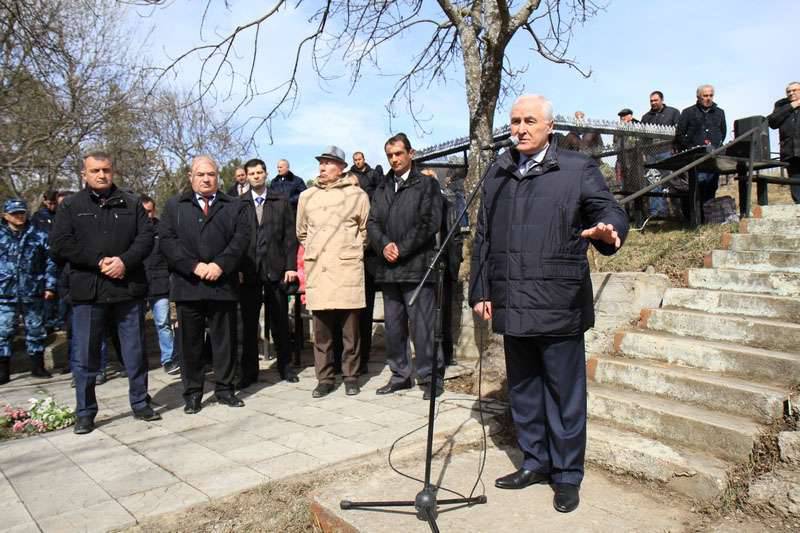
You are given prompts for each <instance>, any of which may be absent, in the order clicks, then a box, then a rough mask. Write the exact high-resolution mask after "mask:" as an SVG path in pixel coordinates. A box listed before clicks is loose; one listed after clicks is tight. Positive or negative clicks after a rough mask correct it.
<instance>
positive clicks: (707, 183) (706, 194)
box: [697, 172, 719, 213]
mask: <svg viewBox="0 0 800 533" xmlns="http://www.w3.org/2000/svg"><path fill="white" fill-rule="evenodd" d="M718 187H719V174H717V173H716V172H698V173H697V193H698V195H699V196H700V212H701V213H702V210H703V206H704V205H705V203H706V202H707V201H709V200H712V199H714V197H715V196H716V195H717V188H718Z"/></svg>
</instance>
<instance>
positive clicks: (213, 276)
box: [193, 263, 222, 281]
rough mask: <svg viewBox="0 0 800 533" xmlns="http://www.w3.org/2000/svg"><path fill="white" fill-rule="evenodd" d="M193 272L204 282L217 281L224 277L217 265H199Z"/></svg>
mask: <svg viewBox="0 0 800 533" xmlns="http://www.w3.org/2000/svg"><path fill="white" fill-rule="evenodd" d="M193 272H194V275H195V276H197V277H198V278H200V279H202V280H203V281H217V280H218V279H219V277H220V276H221V275H222V269H221V268H220V267H219V265H218V264H216V263H197V264H196V265H195V267H194V271H193Z"/></svg>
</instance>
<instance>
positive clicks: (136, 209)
mask: <svg viewBox="0 0 800 533" xmlns="http://www.w3.org/2000/svg"><path fill="white" fill-rule="evenodd" d="M154 235H155V230H154V229H153V224H151V223H150V220H149V219H148V218H147V214H146V213H145V210H144V208H143V207H142V202H141V201H140V200H139V197H138V196H136V195H134V194H132V193H129V192H126V191H123V190H121V189H119V188H117V187H116V186H115V185H112V189H111V191H110V193H109V194H108V195H107V196H106V197H105V198H102V197H100V196H98V195H96V194H95V193H94V192H91V191H90V190H89V189H88V188H86V189H83V190H82V191H80V192H78V193H76V194H73V195H71V196H68V197H67V198H65V199H64V201H63V202H61V205H60V206H59V208H58V211H57V212H56V218H55V221H54V222H53V229H52V230H51V232H50V253H51V254H52V255H53V258H54V259H55V260H56V262H57V263H59V264H61V263H69V265H70V270H69V272H70V273H69V276H70V278H69V290H70V297H71V300H72V303H73V304H80V303H113V302H122V301H127V300H131V299H137V298H143V297H144V296H145V295H146V294H147V279H146V277H145V271H144V260H145V258H146V257H147V256H148V255H149V254H150V251H151V250H152V249H153V237H154ZM104 257H119V258H120V259H122V262H123V263H124V264H125V276H124V277H123V278H122V279H121V280H117V279H112V278H109V277H108V276H105V275H103V274H101V273H100V267H99V263H100V260H101V259H102V258H104Z"/></svg>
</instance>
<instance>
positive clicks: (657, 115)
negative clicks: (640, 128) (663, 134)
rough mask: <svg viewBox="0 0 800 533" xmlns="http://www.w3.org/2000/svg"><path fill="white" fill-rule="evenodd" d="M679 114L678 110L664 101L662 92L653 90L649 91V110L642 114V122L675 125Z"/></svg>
mask: <svg viewBox="0 0 800 533" xmlns="http://www.w3.org/2000/svg"><path fill="white" fill-rule="evenodd" d="M680 116H681V112H680V111H678V110H677V109H675V108H674V107H670V106H668V105H667V104H665V103H664V93H662V92H661V91H653V92H651V93H650V111H648V112H647V113H645V114H644V115H642V123H643V124H660V125H662V126H675V125H677V124H678V120H679V119H680Z"/></svg>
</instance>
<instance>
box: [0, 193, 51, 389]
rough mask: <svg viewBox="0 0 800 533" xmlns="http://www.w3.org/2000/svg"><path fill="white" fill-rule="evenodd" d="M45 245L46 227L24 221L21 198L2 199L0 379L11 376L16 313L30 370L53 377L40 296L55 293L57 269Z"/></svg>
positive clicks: (44, 297)
mask: <svg viewBox="0 0 800 533" xmlns="http://www.w3.org/2000/svg"><path fill="white" fill-rule="evenodd" d="M48 251H49V250H48V243H47V232H46V231H44V230H43V229H41V228H38V227H36V226H34V225H33V224H32V223H30V222H28V205H27V204H26V203H25V201H24V200H21V199H19V198H12V199H10V200H6V201H5V203H4V204H3V218H2V222H0V385H3V384H5V383H8V381H9V379H10V378H9V376H10V368H9V364H10V362H11V342H12V339H13V338H14V333H15V332H16V329H17V316H18V314H19V313H22V316H23V319H24V322H25V348H26V349H27V350H28V355H29V356H30V359H31V375H32V376H33V377H35V378H49V377H52V376H51V375H50V373H49V372H48V371H47V370H45V368H44V341H45V337H46V336H47V334H46V332H45V327H44V302H45V300H52V299H53V298H55V291H56V275H57V270H56V264H55V263H54V262H53V260H52V259H51V258H50V256H49V254H48Z"/></svg>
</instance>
